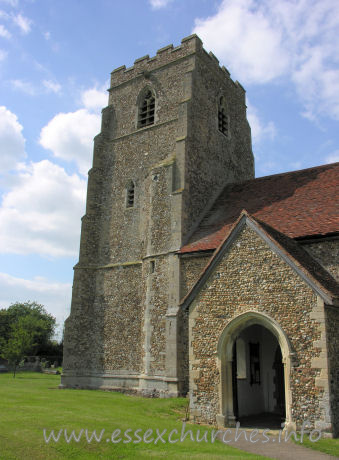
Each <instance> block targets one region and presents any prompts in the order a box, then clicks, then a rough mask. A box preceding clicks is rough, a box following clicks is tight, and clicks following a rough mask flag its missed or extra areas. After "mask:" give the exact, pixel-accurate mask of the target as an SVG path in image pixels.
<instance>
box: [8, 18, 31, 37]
mask: <svg viewBox="0 0 339 460" xmlns="http://www.w3.org/2000/svg"><path fill="white" fill-rule="evenodd" d="M13 22H14V24H15V25H17V26H18V27H19V29H20V30H21V32H22V33H23V34H24V35H26V34H28V33H29V32H30V31H31V25H32V21H31V20H30V19H28V18H26V17H25V16H22V14H17V15H16V16H13Z"/></svg>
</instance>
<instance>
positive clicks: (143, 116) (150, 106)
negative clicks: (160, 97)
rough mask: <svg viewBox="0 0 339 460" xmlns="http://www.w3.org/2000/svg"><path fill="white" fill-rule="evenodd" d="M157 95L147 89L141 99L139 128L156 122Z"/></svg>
mask: <svg viewBox="0 0 339 460" xmlns="http://www.w3.org/2000/svg"><path fill="white" fill-rule="evenodd" d="M154 114H155V97H154V94H153V93H152V91H151V90H147V91H146V93H145V95H144V97H143V98H142V99H141V101H140V104H139V109H138V128H144V127H145V126H150V125H153V124H154Z"/></svg>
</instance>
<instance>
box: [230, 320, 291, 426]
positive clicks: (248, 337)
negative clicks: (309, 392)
mask: <svg viewBox="0 0 339 460" xmlns="http://www.w3.org/2000/svg"><path fill="white" fill-rule="evenodd" d="M232 386H233V412H234V416H235V417H236V420H237V421H238V422H240V426H241V427H251V428H262V429H265V428H268V429H280V428H281V424H282V423H283V422H285V417H286V408H285V381H284V364H283V361H282V354H281V349H280V345H279V343H278V340H277V339H276V337H275V336H274V335H273V334H272V333H271V332H270V331H269V330H268V329H267V328H265V327H263V326H261V325H259V324H255V325H251V326H248V327H247V328H245V329H244V330H242V332H241V333H240V334H239V335H238V336H237V338H236V340H235V341H234V345H233V360H232Z"/></svg>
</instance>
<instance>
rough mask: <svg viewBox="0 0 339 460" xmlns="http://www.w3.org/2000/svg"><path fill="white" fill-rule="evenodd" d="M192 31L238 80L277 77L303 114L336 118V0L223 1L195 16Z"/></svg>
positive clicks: (338, 77) (338, 16)
mask: <svg viewBox="0 0 339 460" xmlns="http://www.w3.org/2000/svg"><path fill="white" fill-rule="evenodd" d="M194 32H196V33H197V34H198V35H199V36H200V37H201V38H202V39H203V41H204V45H205V47H208V48H210V49H212V50H213V52H214V53H215V54H216V55H217V56H218V57H219V58H220V59H221V60H222V61H223V62H224V63H225V65H226V66H228V67H229V68H230V69H231V70H232V72H234V73H235V74H236V77H237V78H239V80H241V82H244V83H245V84H252V83H255V84H262V83H267V82H270V81H274V80H275V79H277V78H282V77H283V78H284V79H285V81H287V82H292V83H293V84H294V85H295V88H296V91H297V93H298V95H299V97H300V98H301V99H302V101H303V102H304V104H305V115H306V116H308V117H309V118H312V117H313V118H315V117H317V116H319V115H328V116H330V117H333V118H335V119H339V91H338V89H339V42H338V35H339V2H338V1H337V0H323V1H321V2H319V1H317V0H294V1H290V0H276V1H275V2H271V1H269V0H262V1H260V2H257V1H254V0H223V1H222V2H221V4H220V6H219V9H218V11H217V13H216V14H215V15H214V16H211V17H208V18H206V19H198V20H196V24H195V28H194Z"/></svg>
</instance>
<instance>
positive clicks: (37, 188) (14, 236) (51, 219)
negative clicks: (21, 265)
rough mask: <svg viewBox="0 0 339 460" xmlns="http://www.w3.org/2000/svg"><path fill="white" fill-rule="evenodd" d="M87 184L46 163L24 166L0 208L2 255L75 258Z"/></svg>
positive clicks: (0, 244) (77, 177)
mask: <svg viewBox="0 0 339 460" xmlns="http://www.w3.org/2000/svg"><path fill="white" fill-rule="evenodd" d="M85 195H86V181H85V180H84V179H81V178H80V177H79V176H78V175H76V174H73V175H68V174H67V173H66V172H65V170H64V169H63V168H61V167H60V166H58V165H56V164H54V163H52V162H50V161H48V160H43V161H40V162H38V163H32V164H30V165H21V169H19V170H18V172H17V176H16V180H15V187H13V189H12V190H10V191H9V192H8V193H7V194H5V195H4V197H3V201H2V204H1V207H0V222H1V225H0V252H2V253H15V254H31V253H33V254H40V255H43V256H52V257H62V256H75V255H77V251H78V243H79V234H80V218H81V216H82V215H83V213H84V207H85Z"/></svg>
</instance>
